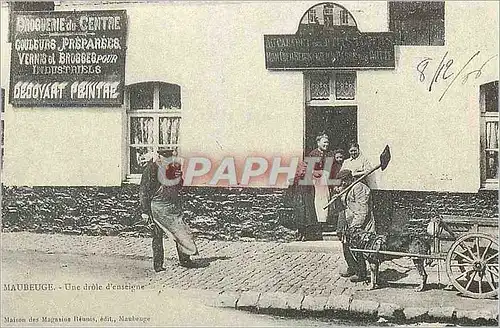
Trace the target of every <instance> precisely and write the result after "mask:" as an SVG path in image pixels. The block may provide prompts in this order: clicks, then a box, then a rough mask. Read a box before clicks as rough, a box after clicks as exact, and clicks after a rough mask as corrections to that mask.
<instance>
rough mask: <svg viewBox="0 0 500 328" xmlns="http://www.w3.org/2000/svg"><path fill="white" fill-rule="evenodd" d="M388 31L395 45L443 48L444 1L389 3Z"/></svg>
mask: <svg viewBox="0 0 500 328" xmlns="http://www.w3.org/2000/svg"><path fill="white" fill-rule="evenodd" d="M389 30H390V31H393V32H395V34H396V44H400V45H408V46H444V36H445V33H444V30H445V28H444V1H390V2H389Z"/></svg>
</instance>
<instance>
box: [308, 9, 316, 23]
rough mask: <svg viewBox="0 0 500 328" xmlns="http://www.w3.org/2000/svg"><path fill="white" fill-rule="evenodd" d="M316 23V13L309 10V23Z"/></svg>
mask: <svg viewBox="0 0 500 328" xmlns="http://www.w3.org/2000/svg"><path fill="white" fill-rule="evenodd" d="M317 22H318V16H316V11H315V10H310V11H309V23H317Z"/></svg>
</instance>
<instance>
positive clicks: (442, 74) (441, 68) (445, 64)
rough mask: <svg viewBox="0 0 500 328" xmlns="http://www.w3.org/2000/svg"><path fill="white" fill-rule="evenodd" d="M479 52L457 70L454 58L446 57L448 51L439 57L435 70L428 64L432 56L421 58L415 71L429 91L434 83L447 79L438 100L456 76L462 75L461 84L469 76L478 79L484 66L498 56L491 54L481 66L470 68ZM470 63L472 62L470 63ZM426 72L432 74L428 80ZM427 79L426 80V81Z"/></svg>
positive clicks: (476, 60) (431, 60)
mask: <svg viewBox="0 0 500 328" xmlns="http://www.w3.org/2000/svg"><path fill="white" fill-rule="evenodd" d="M480 53H481V51H476V52H475V53H474V54H473V55H472V56H471V57H470V58H469V59H468V60H467V62H466V63H465V64H464V65H463V66H462V67H460V69H459V70H458V71H457V64H455V60H454V59H453V58H449V57H448V51H447V52H446V53H445V54H444V55H443V57H442V58H441V59H440V62H439V65H438V66H437V67H435V70H433V71H432V68H431V66H432V65H431V66H429V65H430V64H432V62H433V61H434V59H433V58H430V57H426V58H424V59H422V60H421V61H420V62H419V63H418V65H417V67H416V69H417V72H418V73H419V77H418V79H419V81H420V82H422V83H428V88H427V90H428V91H429V92H431V91H432V88H433V86H434V85H435V84H437V83H440V82H445V81H448V80H449V82H448V84H447V85H446V88H445V89H444V91H443V92H442V94H441V96H440V97H439V100H438V101H441V100H442V99H443V97H444V96H445V95H446V92H447V91H448V89H450V87H451V86H452V85H453V84H454V83H455V81H456V80H457V78H458V77H462V84H465V83H466V82H467V81H468V79H469V77H473V78H474V79H478V78H479V77H480V76H481V74H482V73H483V69H484V67H485V66H486V65H487V64H488V63H489V62H490V61H491V60H492V59H493V58H495V57H497V56H498V54H496V55H493V56H491V57H489V58H488V59H487V60H486V61H484V62H483V63H482V65H481V66H478V65H476V68H475V69H471V68H470V66H472V64H473V62H476V63H477V62H478V59H476V58H478V56H479V54H480ZM471 63H472V64H471ZM466 68H469V69H471V70H468V71H466V72H464V71H465V70H466ZM426 74H432V78H431V79H430V80H428V78H427V77H428V76H427V75H426ZM427 81H428V82H427Z"/></svg>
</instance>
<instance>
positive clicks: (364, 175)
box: [323, 164, 380, 210]
mask: <svg viewBox="0 0 500 328" xmlns="http://www.w3.org/2000/svg"><path fill="white" fill-rule="evenodd" d="M379 168H380V164H379V165H377V166H375V167H374V168H373V169H371V170H370V171H368V172H366V173H365V174H363V175H362V176H360V177H359V178H358V179H356V180H355V181H354V182H353V183H351V184H350V185H349V186H348V187H347V188H345V189H344V190H342V191H341V192H339V193H338V194H336V195H334V196H333V197H332V199H330V201H329V202H328V203H327V204H326V205H325V206H324V207H323V209H324V210H326V209H327V207H328V206H330V205H331V204H332V203H333V202H334V201H335V200H336V199H337V198H339V197H340V196H342V195H344V194H346V193H348V192H349V190H351V189H352V188H353V187H354V186H355V185H356V184H357V183H358V182H361V181H362V180H363V179H364V178H366V177H367V176H369V175H370V174H372V173H373V172H375V171H376V170H378V169H379Z"/></svg>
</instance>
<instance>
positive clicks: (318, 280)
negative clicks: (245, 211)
mask: <svg viewBox="0 0 500 328" xmlns="http://www.w3.org/2000/svg"><path fill="white" fill-rule="evenodd" d="M150 243H151V239H150V238H135V237H105V236H74V235H59V234H33V233H25V232H20V233H3V234H2V249H3V250H6V251H8V250H16V251H19V250H27V251H36V252H42V253H52V254H57V253H61V254H82V255H97V254H99V255H112V256H116V257H131V258H136V259H140V260H144V261H146V262H147V264H146V265H145V267H150V266H152V264H151V262H152V261H151V256H152V251H151V245H150ZM198 245H199V249H200V254H199V255H198V256H195V257H193V259H194V261H195V262H196V263H197V266H198V267H197V268H193V269H186V268H183V267H180V266H178V264H177V258H176V256H177V255H176V253H175V247H174V246H173V244H172V243H171V242H170V241H169V240H165V248H166V262H165V266H166V268H167V270H166V271H164V272H161V273H158V274H155V273H154V272H153V270H152V267H151V269H150V270H146V271H145V274H144V282H146V284H147V285H148V286H149V288H160V289H161V288H174V289H182V290H185V291H187V292H189V293H191V295H193V296H196V297H199V296H200V295H202V294H203V295H205V296H207V295H212V296H210V297H209V298H210V299H211V302H212V304H213V305H216V306H223V307H224V306H226V307H240V308H241V307H250V308H251V307H255V308H270V309H273V308H276V309H293V310H311V311H323V310H325V309H326V310H328V309H330V310H345V311H349V312H352V313H357V314H366V315H371V316H375V317H376V316H377V315H378V316H379V317H386V318H389V319H390V318H395V317H398V313H399V315H400V316H401V315H402V314H404V317H405V318H406V320H410V321H412V320H413V321H415V320H419V318H420V319H421V318H433V319H434V320H436V321H454V320H475V319H480V320H483V321H484V322H487V323H494V322H496V320H497V313H498V310H497V301H496V300H475V299H469V298H465V297H462V296H460V295H458V293H457V292H456V291H453V290H446V289H443V287H444V286H445V284H446V283H447V277H446V274H445V271H444V266H442V267H441V271H440V272H439V275H438V272H437V268H438V265H435V266H434V267H428V268H427V271H428V274H429V289H428V290H426V291H424V292H421V293H417V292H414V291H413V287H415V286H416V285H417V284H418V280H417V279H418V274H417V272H416V270H415V269H414V268H413V266H412V264H411V261H410V260H408V259H404V258H403V259H399V260H397V261H396V260H395V261H390V262H384V263H383V265H382V267H381V273H380V276H381V278H382V280H385V281H390V282H389V283H386V284H384V285H382V287H381V288H379V289H377V290H374V291H366V287H367V285H366V284H363V283H352V282H350V281H349V280H348V279H347V278H342V277H340V276H339V271H340V270H343V269H344V268H345V266H344V261H343V259H342V255H341V249H340V248H339V247H331V248H330V251H326V250H312V248H311V247H307V243H304V247H303V249H302V250H301V248H300V247H296V248H291V247H290V244H286V243H274V242H254V241H247V242H224V241H209V240H204V239H199V240H198Z"/></svg>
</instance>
